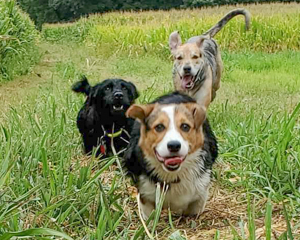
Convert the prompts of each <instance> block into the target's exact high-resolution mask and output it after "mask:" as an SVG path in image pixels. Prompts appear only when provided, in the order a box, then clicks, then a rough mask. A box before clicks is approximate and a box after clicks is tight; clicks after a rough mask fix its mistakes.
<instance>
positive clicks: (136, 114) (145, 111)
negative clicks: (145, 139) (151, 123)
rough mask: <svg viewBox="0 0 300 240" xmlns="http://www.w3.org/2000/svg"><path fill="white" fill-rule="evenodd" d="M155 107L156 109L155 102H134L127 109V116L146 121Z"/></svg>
mask: <svg viewBox="0 0 300 240" xmlns="http://www.w3.org/2000/svg"><path fill="white" fill-rule="evenodd" d="M153 109H154V104H148V105H139V104H133V105H132V106H131V107H130V108H129V109H128V110H127V111H126V117H130V118H134V119H139V120H140V121H141V122H144V120H145V118H146V117H148V116H149V115H150V113H151V112H152V111H153Z"/></svg>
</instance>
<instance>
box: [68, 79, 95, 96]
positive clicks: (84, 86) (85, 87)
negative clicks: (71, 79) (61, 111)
mask: <svg viewBox="0 0 300 240" xmlns="http://www.w3.org/2000/svg"><path fill="white" fill-rule="evenodd" d="M72 90H73V91H74V92H77V93H85V94H86V95H89V93H90V90H91V86H90V84H89V82H88V80H87V78H86V76H82V79H81V80H80V81H79V82H76V83H74V84H73V86H72Z"/></svg>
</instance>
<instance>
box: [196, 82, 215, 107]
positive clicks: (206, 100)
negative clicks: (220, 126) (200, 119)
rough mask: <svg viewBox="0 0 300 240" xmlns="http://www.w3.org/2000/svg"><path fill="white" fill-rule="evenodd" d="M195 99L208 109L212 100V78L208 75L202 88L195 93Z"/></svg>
mask: <svg viewBox="0 0 300 240" xmlns="http://www.w3.org/2000/svg"><path fill="white" fill-rule="evenodd" d="M194 99H195V100H196V101H197V103H198V104H200V105H201V106H203V107H205V110H207V109H208V106H209V104H210V103H211V101H212V78H211V77H208V78H206V79H205V80H204V82H203V85H202V86H201V88H200V89H199V90H198V91H197V92H196V93H195V95H194Z"/></svg>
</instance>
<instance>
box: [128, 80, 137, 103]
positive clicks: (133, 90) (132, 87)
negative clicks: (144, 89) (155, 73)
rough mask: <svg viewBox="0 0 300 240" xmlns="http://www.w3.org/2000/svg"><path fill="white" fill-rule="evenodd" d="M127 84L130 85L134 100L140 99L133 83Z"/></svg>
mask: <svg viewBox="0 0 300 240" xmlns="http://www.w3.org/2000/svg"><path fill="white" fill-rule="evenodd" d="M127 84H128V87H129V89H130V92H131V94H132V96H133V100H135V99H137V98H138V97H139V93H138V91H137V89H136V86H135V85H134V84H133V83H132V82H127Z"/></svg>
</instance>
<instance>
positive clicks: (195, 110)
mask: <svg viewBox="0 0 300 240" xmlns="http://www.w3.org/2000/svg"><path fill="white" fill-rule="evenodd" d="M126 114H127V116H128V117H131V118H135V119H138V120H139V121H140V122H141V129H140V140H139V147H140V148H141V150H142V151H143V153H144V155H145V157H146V159H148V161H152V162H151V163H150V164H151V165H152V166H155V167H157V166H161V167H162V168H163V170H164V171H166V172H175V171H180V169H181V166H182V164H184V162H185V160H186V159H187V158H188V156H189V155H191V154H193V153H194V152H196V151H197V150H199V149H201V147H202V146H203V144H204V136H203V130H202V124H203V122H204V120H205V116H206V113H205V110H204V109H203V108H202V107H201V106H200V105H198V104H197V103H194V102H191V103H180V104H159V103H154V104H148V105H137V104H134V105H132V106H131V107H130V108H129V109H128V110H127V113H126Z"/></svg>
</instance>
